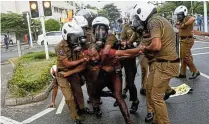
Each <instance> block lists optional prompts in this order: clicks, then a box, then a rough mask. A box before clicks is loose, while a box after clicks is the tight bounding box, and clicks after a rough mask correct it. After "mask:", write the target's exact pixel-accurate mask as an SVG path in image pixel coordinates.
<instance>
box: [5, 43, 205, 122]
mask: <svg viewBox="0 0 209 124" xmlns="http://www.w3.org/2000/svg"><path fill="white" fill-rule="evenodd" d="M192 53H193V54H194V56H193V57H194V62H195V65H196V66H197V68H198V69H199V71H200V72H201V73H202V75H201V76H200V77H199V78H198V79H195V80H189V79H188V78H187V79H182V80H179V79H175V78H174V79H172V80H171V86H179V85H180V84H182V83H186V84H188V85H189V86H190V87H191V88H193V92H192V93H189V94H186V95H183V96H177V97H172V98H170V99H168V100H167V101H166V104H167V108H168V112H169V118H170V121H171V124H209V122H208V117H209V104H208V103H209V65H208V61H209V42H195V45H194V46H193V49H192ZM3 66H6V65H3ZM3 66H2V69H3V70H2V74H3V76H4V75H5V74H6V73H7V71H5V70H4V69H5V68H6V67H5V68H4V67H3ZM139 70H140V67H139V68H138V72H139V75H137V76H136V80H135V82H136V85H137V88H138V90H139V88H140V82H141V77H140V75H141V74H140V71H139ZM187 75H188V77H189V76H190V75H191V73H190V72H189V71H187ZM83 90H84V96H85V99H87V98H88V97H87V93H86V88H85V86H84V87H83ZM62 97H63V96H62V93H61V92H60V91H59V93H58V96H57V99H56V105H57V106H56V109H54V110H49V109H48V110H49V111H50V112H48V113H46V114H45V115H43V116H40V117H39V116H35V117H32V116H34V115H36V114H38V113H39V114H38V115H41V113H40V112H42V113H43V111H47V110H46V106H47V105H48V104H49V103H50V101H51V95H50V96H49V97H48V98H47V99H46V100H44V101H41V102H38V103H34V104H28V105H22V106H16V107H4V106H2V109H1V116H4V117H7V118H10V119H12V120H13V121H14V120H15V121H17V122H14V124H18V122H30V123H31V124H73V122H72V121H70V119H69V112H68V108H67V106H66V105H64V108H63V110H62V111H61V113H60V114H56V112H57V111H58V108H59V107H58V106H59V105H61V104H60V103H62V102H61V101H62ZM138 97H139V99H140V105H139V109H138V111H137V113H136V114H135V115H131V118H132V119H133V120H134V122H135V124H144V123H145V122H144V117H145V116H146V114H147V113H146V102H145V97H144V96H141V95H140V94H139V92H138ZM1 99H2V98H1ZM102 101H103V104H102V106H101V107H102V111H103V117H102V118H101V119H97V118H96V117H95V116H94V115H93V116H89V115H87V116H83V119H84V121H83V122H84V124H124V120H123V117H122V115H121V113H120V111H119V108H118V107H116V108H115V107H113V106H112V105H113V103H114V101H115V100H114V99H112V98H102ZM126 102H127V104H128V107H129V108H130V107H131V102H129V101H128V99H126ZM87 105H88V104H87ZM59 110H60V109H59ZM31 117H32V118H31ZM28 118H29V119H28ZM26 119H28V120H26ZM25 120H26V121H25ZM10 121H11V120H10ZM6 123H7V124H8V123H9V121H7V122H6Z"/></svg>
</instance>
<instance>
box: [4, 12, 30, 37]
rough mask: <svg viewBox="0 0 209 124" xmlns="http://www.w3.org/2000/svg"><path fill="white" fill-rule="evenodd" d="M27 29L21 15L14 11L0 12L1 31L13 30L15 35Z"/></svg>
mask: <svg viewBox="0 0 209 124" xmlns="http://www.w3.org/2000/svg"><path fill="white" fill-rule="evenodd" d="M27 31H28V29H27V24H25V23H24V18H23V15H21V14H16V13H7V14H5V13H1V32H3V33H9V32H15V33H16V34H17V35H18V34H22V33H26V32H27Z"/></svg>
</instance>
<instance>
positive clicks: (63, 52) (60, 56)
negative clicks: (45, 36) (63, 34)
mask: <svg viewBox="0 0 209 124" xmlns="http://www.w3.org/2000/svg"><path fill="white" fill-rule="evenodd" d="M55 52H56V55H57V69H58V70H62V71H68V68H67V67H65V65H64V64H63V63H62V60H64V59H65V58H67V59H68V60H69V61H72V60H76V59H77V57H76V55H75V53H73V52H72V51H71V49H70V48H69V46H68V43H67V41H65V40H62V41H61V42H60V43H59V44H58V45H57V46H56V48H55Z"/></svg>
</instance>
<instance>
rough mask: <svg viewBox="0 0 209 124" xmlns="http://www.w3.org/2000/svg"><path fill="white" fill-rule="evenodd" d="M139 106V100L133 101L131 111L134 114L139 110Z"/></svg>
mask: <svg viewBox="0 0 209 124" xmlns="http://www.w3.org/2000/svg"><path fill="white" fill-rule="evenodd" d="M138 107H139V100H136V101H133V102H132V105H131V110H130V113H131V114H134V113H135V112H136V111H137V110H138Z"/></svg>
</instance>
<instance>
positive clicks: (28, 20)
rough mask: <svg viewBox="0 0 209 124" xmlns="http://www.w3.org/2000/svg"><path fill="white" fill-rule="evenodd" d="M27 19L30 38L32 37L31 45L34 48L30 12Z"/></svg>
mask: <svg viewBox="0 0 209 124" xmlns="http://www.w3.org/2000/svg"><path fill="white" fill-rule="evenodd" d="M26 17H27V22H28V30H29V37H30V43H29V44H30V45H31V47H33V38H32V35H31V28H30V19H29V18H30V17H29V14H28V12H27V15H26Z"/></svg>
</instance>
